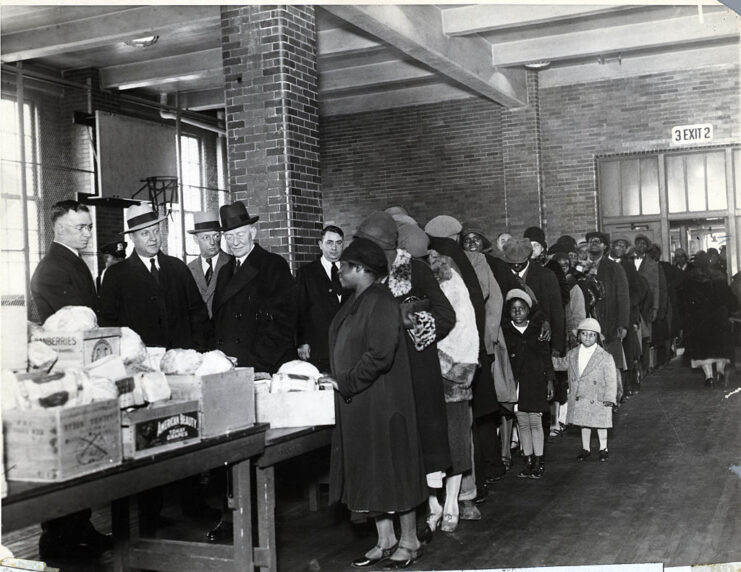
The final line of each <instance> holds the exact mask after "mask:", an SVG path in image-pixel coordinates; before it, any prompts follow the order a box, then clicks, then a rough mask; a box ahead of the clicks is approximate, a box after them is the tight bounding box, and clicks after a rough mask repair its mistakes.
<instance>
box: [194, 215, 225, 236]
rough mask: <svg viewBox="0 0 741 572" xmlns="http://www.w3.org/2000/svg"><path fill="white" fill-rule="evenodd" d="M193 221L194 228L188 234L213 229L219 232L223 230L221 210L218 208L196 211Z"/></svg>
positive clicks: (211, 230)
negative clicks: (220, 221) (220, 218)
mask: <svg viewBox="0 0 741 572" xmlns="http://www.w3.org/2000/svg"><path fill="white" fill-rule="evenodd" d="M193 222H194V224H193V230H189V231H188V234H198V233H199V232H213V231H217V232H218V231H220V230H221V225H220V224H219V211H217V210H216V209H211V210H207V211H205V212H202V213H195V214H194V215H193Z"/></svg>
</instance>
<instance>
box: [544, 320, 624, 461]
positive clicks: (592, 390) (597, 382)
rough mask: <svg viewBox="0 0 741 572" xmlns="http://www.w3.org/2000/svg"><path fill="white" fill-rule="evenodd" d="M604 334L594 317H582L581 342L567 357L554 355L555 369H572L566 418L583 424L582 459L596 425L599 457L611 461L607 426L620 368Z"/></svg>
mask: <svg viewBox="0 0 741 572" xmlns="http://www.w3.org/2000/svg"><path fill="white" fill-rule="evenodd" d="M601 335H602V329H601V328H600V325H599V322H598V321H597V320H595V319H594V318H587V319H585V320H582V321H581V323H580V324H579V326H578V327H577V338H578V340H579V345H578V346H576V347H575V348H574V349H572V350H570V351H569V352H568V353H567V354H566V357H562V358H557V357H554V358H553V369H555V370H556V371H568V374H569V406H568V414H567V417H566V422H567V423H570V424H573V425H578V426H581V428H582V430H581V441H582V451H581V453H579V455H578V456H577V457H576V459H577V460H578V461H583V460H585V459H587V458H588V457H589V456H590V455H591V454H592V453H591V445H590V441H591V439H592V429H597V436H598V437H599V460H600V461H603V462H604V461H607V458H608V451H607V430H608V429H610V428H612V407H613V405H615V400H616V395H617V368H616V367H615V361H614V360H613V359H612V356H611V355H610V354H609V353H608V352H607V351H605V350H604V349H603V348H602V347H600V346H599V344H598V343H597V340H598V339H599V338H600V337H601Z"/></svg>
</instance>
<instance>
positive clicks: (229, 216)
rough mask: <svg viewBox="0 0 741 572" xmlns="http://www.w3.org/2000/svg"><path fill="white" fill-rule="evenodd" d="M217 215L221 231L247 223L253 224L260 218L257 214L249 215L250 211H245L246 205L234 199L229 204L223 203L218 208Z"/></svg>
mask: <svg viewBox="0 0 741 572" xmlns="http://www.w3.org/2000/svg"><path fill="white" fill-rule="evenodd" d="M219 215H220V217H221V230H222V232H226V231H228V230H232V229H235V228H239V227H240V226H246V225H248V224H255V223H256V222H257V221H258V220H259V219H260V217H259V216H257V215H255V216H250V213H248V212H247V207H246V206H244V203H243V202H242V201H236V202H234V203H232V204H231V205H224V206H223V207H221V208H220V209H219Z"/></svg>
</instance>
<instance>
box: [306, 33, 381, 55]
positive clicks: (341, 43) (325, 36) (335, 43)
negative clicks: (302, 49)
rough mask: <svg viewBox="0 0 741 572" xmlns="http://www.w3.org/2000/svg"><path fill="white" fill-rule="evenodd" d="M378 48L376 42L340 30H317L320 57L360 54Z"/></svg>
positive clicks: (378, 44) (378, 45) (379, 45)
mask: <svg viewBox="0 0 741 572" xmlns="http://www.w3.org/2000/svg"><path fill="white" fill-rule="evenodd" d="M380 47H382V46H381V44H380V43H379V42H378V41H376V40H373V39H371V38H367V37H365V36H362V35H360V34H357V33H355V32H351V31H350V30H344V29H342V28H331V29H329V30H319V33H318V34H317V53H318V54H319V55H320V56H336V55H342V54H351V53H362V52H367V51H372V50H377V49H378V48H380Z"/></svg>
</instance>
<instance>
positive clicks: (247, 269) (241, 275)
mask: <svg viewBox="0 0 741 572" xmlns="http://www.w3.org/2000/svg"><path fill="white" fill-rule="evenodd" d="M235 260H236V259H232V260H230V261H229V263H228V266H225V267H224V268H223V269H222V272H224V273H225V276H224V280H226V284H225V286H224V288H223V292H221V295H220V296H219V300H218V306H221V305H222V304H223V303H224V302H226V301H227V300H229V299H230V298H233V297H234V296H235V295H236V294H237V293H238V292H239V291H240V290H241V289H242V288H244V287H245V286H247V284H249V283H250V282H251V281H252V280H253V279H255V278H256V277H257V274H258V269H257V266H255V265H254V264H253V261H251V260H250V257H249V256H248V257H247V258H246V259H245V261H244V264H243V265H242V266H241V267H240V268H239V270H238V271H237V273H236V275H235V274H234V264H235ZM215 312H216V306H214V313H215Z"/></svg>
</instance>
